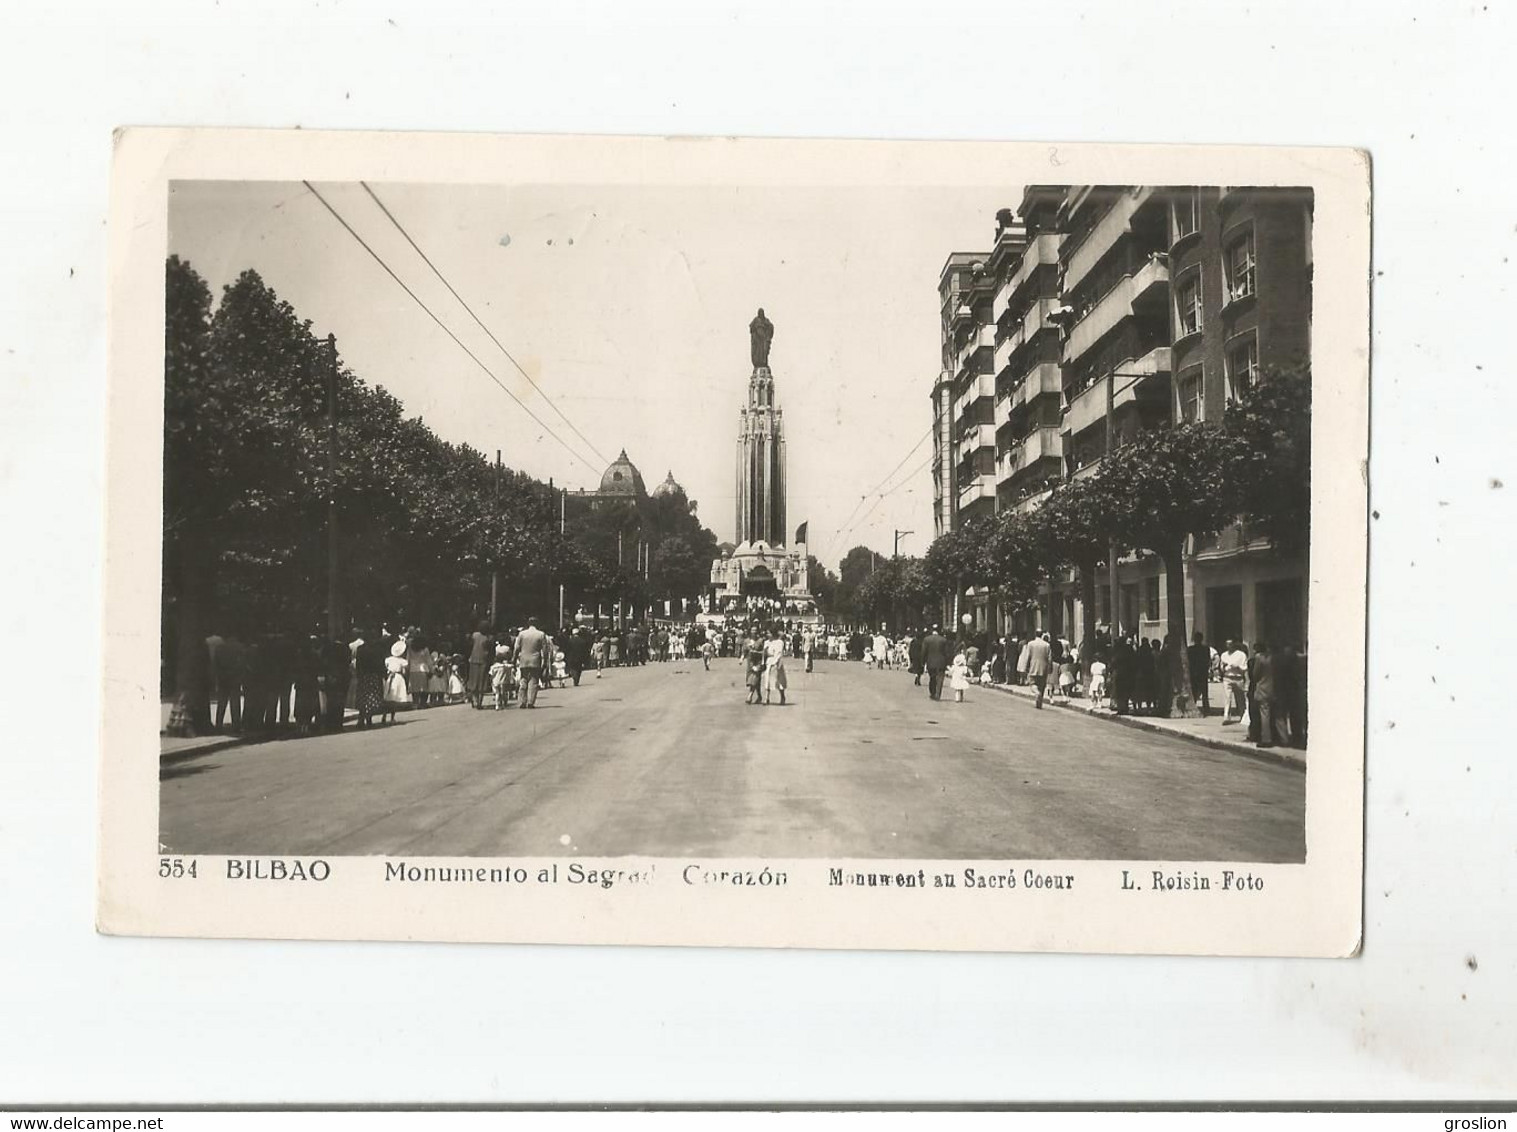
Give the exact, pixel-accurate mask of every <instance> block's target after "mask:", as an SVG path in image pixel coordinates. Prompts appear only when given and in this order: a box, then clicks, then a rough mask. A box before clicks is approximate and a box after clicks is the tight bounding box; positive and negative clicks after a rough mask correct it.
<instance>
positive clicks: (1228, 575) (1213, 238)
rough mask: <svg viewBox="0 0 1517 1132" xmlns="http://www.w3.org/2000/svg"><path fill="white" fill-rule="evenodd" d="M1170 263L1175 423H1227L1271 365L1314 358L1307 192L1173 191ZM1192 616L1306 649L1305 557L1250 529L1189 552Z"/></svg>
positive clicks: (1220, 637) (1209, 628) (1211, 626)
mask: <svg viewBox="0 0 1517 1132" xmlns="http://www.w3.org/2000/svg"><path fill="white" fill-rule="evenodd" d="M1171 215H1172V223H1171V237H1172V243H1171V246H1170V270H1171V274H1172V277H1173V279H1174V294H1175V311H1174V319H1173V325H1172V330H1173V334H1174V344H1173V347H1172V354H1173V359H1174V374H1175V401H1174V405H1173V408H1172V415H1173V418H1174V419H1175V420H1180V421H1189V420H1210V421H1220V420H1221V419H1222V413H1223V411H1224V410H1225V408H1226V406H1227V405H1228V404H1229V403H1230V402H1232V401H1234V400H1236V399H1238V398H1239V397H1241V396H1243V395H1244V394H1245V393H1247V392H1248V390H1249V388H1250V387H1251V386H1252V384H1253V382H1254V380H1255V379H1256V377H1257V375H1258V373H1259V370H1260V369H1261V368H1265V367H1285V366H1293V365H1306V364H1307V363H1308V362H1309V360H1310V356H1311V321H1312V195H1311V191H1310V190H1309V189H1289V188H1278V189H1276V188H1239V187H1231V186H1230V187H1222V188H1218V187H1209V188H1200V189H1184V190H1176V191H1175V192H1174V194H1173V204H1172V209H1171ZM1188 574H1189V577H1188V579H1187V582H1188V585H1187V607H1188V609H1187V612H1188V613H1189V615H1190V619H1191V621H1192V623H1193V624H1194V626H1195V627H1196V628H1199V629H1201V630H1202V631H1203V632H1205V633H1206V636H1207V639H1208V640H1211V641H1225V640H1227V639H1228V638H1229V637H1236V638H1238V639H1240V640H1248V641H1259V640H1266V641H1269V642H1270V643H1272V644H1277V645H1278V644H1292V645H1296V646H1304V645H1305V644H1306V564H1305V562H1304V561H1302V560H1301V559H1299V558H1286V557H1283V556H1281V555H1279V554H1277V553H1274V552H1273V550H1272V549H1271V548H1270V547H1269V546H1268V544H1267V543H1265V542H1264V541H1263V540H1262V539H1260V538H1258V537H1256V536H1255V535H1254V532H1252V531H1250V530H1249V528H1248V527H1247V525H1246V524H1240V525H1237V526H1233V527H1231V528H1229V529H1228V530H1226V531H1223V532H1222V534H1220V535H1219V536H1217V537H1215V538H1211V539H1205V540H1202V541H1200V542H1199V543H1198V544H1197V545H1195V546H1194V547H1193V548H1192V555H1191V559H1190V562H1189V563H1188Z"/></svg>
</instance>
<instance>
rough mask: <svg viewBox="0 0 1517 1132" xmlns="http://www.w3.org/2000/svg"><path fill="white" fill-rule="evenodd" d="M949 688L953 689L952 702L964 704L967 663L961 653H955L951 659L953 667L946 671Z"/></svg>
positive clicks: (967, 674) (967, 677) (966, 686)
mask: <svg viewBox="0 0 1517 1132" xmlns="http://www.w3.org/2000/svg"><path fill="white" fill-rule="evenodd" d="M948 678H949V683H950V686H951V687H952V688H953V702H954V703H956V704H961V703H963V702H964V693H965V692H966V691H968V690H969V661H968V660H967V659H966V658H965V656H964V654H963V653H957V654H956V655H955V656H954V658H953V666H952V667H951V668H950V669H949V670H948Z"/></svg>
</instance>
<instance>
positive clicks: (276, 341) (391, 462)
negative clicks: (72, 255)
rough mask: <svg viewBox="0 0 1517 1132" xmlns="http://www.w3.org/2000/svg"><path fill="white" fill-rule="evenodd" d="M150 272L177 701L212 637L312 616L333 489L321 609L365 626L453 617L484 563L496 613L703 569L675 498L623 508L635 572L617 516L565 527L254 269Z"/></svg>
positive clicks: (695, 528)
mask: <svg viewBox="0 0 1517 1132" xmlns="http://www.w3.org/2000/svg"><path fill="white" fill-rule="evenodd" d="M166 288H167V289H166V311H165V373H164V379H165V392H164V479H163V504H164V506H163V552H164V573H163V579H164V581H163V584H164V595H163V598H164V600H163V610H164V624H163V634H164V657H165V661H166V662H167V664H168V666H169V667H171V668H172V670H173V683H174V687H175V688H176V690H177V691H178V692H179V693H180V694H181V695H184V694H186V693H189V694H190V695H189V698H188V703H189V704H190V705H192V710H193V705H196V704H199V703H203V702H204V700H205V697H204V695H203V694H201V693H203V691H204V688H203V684H204V681H205V679H206V675H205V672H204V664H203V663H202V661H201V657H202V656H203V653H204V641H205V638H206V636H207V635H208V634H209V633H211V632H213V631H220V632H223V633H225V632H236V633H239V634H242V635H247V634H250V633H253V632H285V633H300V634H305V633H310V632H317V631H321V632H324V631H325V629H326V624H325V622H326V620H327V617H328V616H329V615H330V614H332V613H333V611H331V610H328V608H327V579H328V563H327V528H328V523H327V516H328V506H329V501H335V509H336V512H337V518H338V528H339V530H340V532H341V539H340V567H339V576H340V586H339V588H338V590H339V595H340V600H341V602H342V603H343V604H344V605H345V608H344V609H342V610H339V611H337V614H336V616H337V618H338V619H341V620H346V619H347V618H346V616H345V615H346V614H349V613H350V614H351V615H352V619H353V620H354V621H355V622H356V623H358V624H360V625H362V626H365V627H369V626H373V627H375V628H377V627H378V626H377V622H378V621H380V620H386V621H389V623H390V624H391V625H400V624H410V623H414V624H421V625H425V626H429V627H433V628H434V629H439V630H441V629H454V628H458V629H461V628H462V627H464V626H466V625H469V624H470V623H472V622H474V621H477V620H478V619H479V618H480V615H481V613H482V611H483V610H484V609H486V608H488V602H489V595H490V587H491V578H492V575H496V576H498V578H499V580H500V583H501V585H500V597H501V602H500V607H499V615H500V619H501V620H502V621H503V622H508V621H509V622H512V623H514V622H517V621H519V620H520V619H522V618H524V617H525V616H526V615H527V614H528V613H529V612H538V613H542V614H549V613H550V611H555V610H556V605H557V599H558V591H557V587H558V586H559V584H563V585H565V586H566V587H567V588H568V590H569V592H570V594H571V595H572V596H573V598H574V600H575V601H579V600H586V601H594V600H595V599H597V598H600V599H602V600H606V601H610V602H612V603H615V602H617V601H621V600H630V601H632V602H634V603H636V604H639V605H641V604H643V603H645V602H646V601H647V600H649V598H650V597H651V596H667V597H685V596H694V594H696V593H698V592H699V589H700V586H701V585H702V584H703V583H704V582H705V578H706V573H705V572H706V569H707V566H708V564H709V562H710V560H711V556H712V555H713V554H714V548H715V545H716V543H715V537H714V536H713V535H711V532H709V531H706V530H705V529H704V528H702V527H701V526H700V524H699V522H698V521H697V520H695V518H694V516H693V514H692V513H691V511H690V508H689V506H688V504H687V503H686V502H685V501H684V500H683V499H682V498H675V499H669V500H652V501H648V502H647V505H646V506H645V507H643V510H642V513H640V514H638V515H636V516H634V517H633V518H634V519H635V522H631V521H629V522H627V526H628V527H629V529H630V528H636V529H637V530H640V531H642V532H643V536H644V537H645V538H648V539H649V540H650V545H651V546H652V548H653V549H652V551H651V554H650V556H649V564H648V569H647V570H646V571H637V570H634V568H633V564H632V556H631V555H630V554H627V555H624V556H623V557H622V560H621V561H620V562H619V559H618V556H617V554H616V545H615V537H616V536H615V529H614V525H615V523H616V522H618V521H621V520H625V519H626V518H627V517H625V516H621V517H617V516H612V515H609V514H608V515H605V516H596V517H595V519H594V520H593V521H589V522H585V523H580V524H576V527H575V529H574V530H573V531H570V532H568V533H567V534H561V533H560V505H561V501H560V498H559V493H558V492H557V491H556V490H555V489H554V488H553V487H552V486H551V484H547V483H543V482H541V481H540V480H537V479H534V478H533V477H531V476H529V475H527V474H525V473H523V472H519V471H514V470H511V469H509V468H499V467H496V466H494V465H492V463H491V462H490V460H489V459H488V458H487V457H486V456H485V454H484V453H481V452H479V451H477V450H475V449H473V448H471V447H469V446H468V445H465V444H453V443H450V442H448V441H445V440H443V439H442V438H440V437H438V436H437V435H436V434H435V433H434V432H433V431H432V430H431V429H430V428H428V427H427V425H426V423H425V422H424V421H423V420H422V419H421V418H419V417H415V418H411V417H407V416H405V414H404V411H403V407H402V405H401V403H400V402H399V401H398V400H397V399H396V398H395V397H393V396H391V395H390V394H389V393H387V392H385V390H384V389H382V388H378V387H372V388H371V387H370V386H368V385H366V384H365V383H364V382H363V381H362V380H360V379H359V377H358V376H357V375H355V374H354V373H353V372H352V371H351V370H349V369H348V368H347V367H346V366H345V365H343V364H342V362H341V359H340V357H338V356H337V355H336V352H335V348H334V347H333V346H332V345H330V344H329V342H328V341H327V340H324V339H320V338H318V337H316V336H315V335H314V334H313V333H312V332H311V324H310V322H309V321H306V320H302V319H301V318H300V317H299V316H298V315H297V314H296V312H295V311H294V309H293V308H292V307H291V306H290V304H289V303H288V302H286V301H284V300H282V299H281V298H279V296H278V295H276V294H275V292H274V291H273V290H272V289H271V288H270V287H268V286H267V285H266V284H265V283H264V281H263V280H262V279H261V278H260V277H259V276H258V274H257V273H256V272H253V271H245V272H243V273H242V275H240V276H239V277H238V278H237V280H236V281H235V282H234V283H232V284H231V285H229V286H227V287H226V288H225V289H224V292H223V294H222V296H221V300H220V302H219V303H213V300H212V295H211V291H210V288H209V287H208V286H207V285H206V283H205V281H204V280H203V279H202V278H201V277H200V276H199V275H198V274H197V273H196V271H195V270H194V268H193V267H191V266H190V264H188V263H187V262H185V261H183V260H181V259H179V258H178V257H177V256H171V257H169V259H168V262H167V267H166ZM334 367H335V369H336V378H335V384H336V390H337V417H338V423H337V433H338V436H337V448H338V451H339V457H338V459H337V461H336V462H335V464H334V463H333V462H332V461H331V460H330V459H329V453H328V446H327V445H328V423H327V422H328V408H329V406H328V389H329V385H330V383H331V381H332V373H333V369H334ZM608 534H609V546H608V545H607V538H608ZM703 556H704V561H702V557H703ZM571 608H572V606H571ZM197 684H198V685H200V686H198V687H197V686H196V685H197Z"/></svg>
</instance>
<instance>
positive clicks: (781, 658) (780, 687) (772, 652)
mask: <svg viewBox="0 0 1517 1132" xmlns="http://www.w3.org/2000/svg"><path fill="white" fill-rule="evenodd" d="M786 651H787V650H786V645H785V636H784V634H783V633H781V632H780V627H779V626H778V625H771V626H770V627H769V639H768V640H767V641H766V642H765V644H764V702H765V703H766V704H767V703H769V701H770V696H771V695H772V694H773V693H774V692H775V691H778V692H779V694H780V703H782V704H783V703H784V702H785V685H786V681H785V652H786Z"/></svg>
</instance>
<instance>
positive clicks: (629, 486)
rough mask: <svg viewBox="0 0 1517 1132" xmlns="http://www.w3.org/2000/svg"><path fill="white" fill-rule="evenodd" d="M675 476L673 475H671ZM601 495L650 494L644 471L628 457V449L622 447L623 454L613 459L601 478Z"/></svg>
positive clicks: (635, 495)
mask: <svg viewBox="0 0 1517 1132" xmlns="http://www.w3.org/2000/svg"><path fill="white" fill-rule="evenodd" d="M669 478H670V479H671V480H672V479H673V478H674V477H673V476H672V475H671V476H670V477H669ZM599 494H601V495H611V496H624V497H631V498H634V499H635V498H638V497H640V496H643V495H646V494H648V492H647V489H646V488H645V487H644V486H643V473H642V472H640V471H638V470H637V465H636V464H634V463H633V462H632V461H631V460H629V459H628V458H627V450H626V449H625V448H623V449H622V452H621V455H620V456H618V457H617V458H616V459H615V460H613V461H611V466H610V467H609V468H607V469H606V473H605V475H603V476H601V478H600V492H599Z"/></svg>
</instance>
